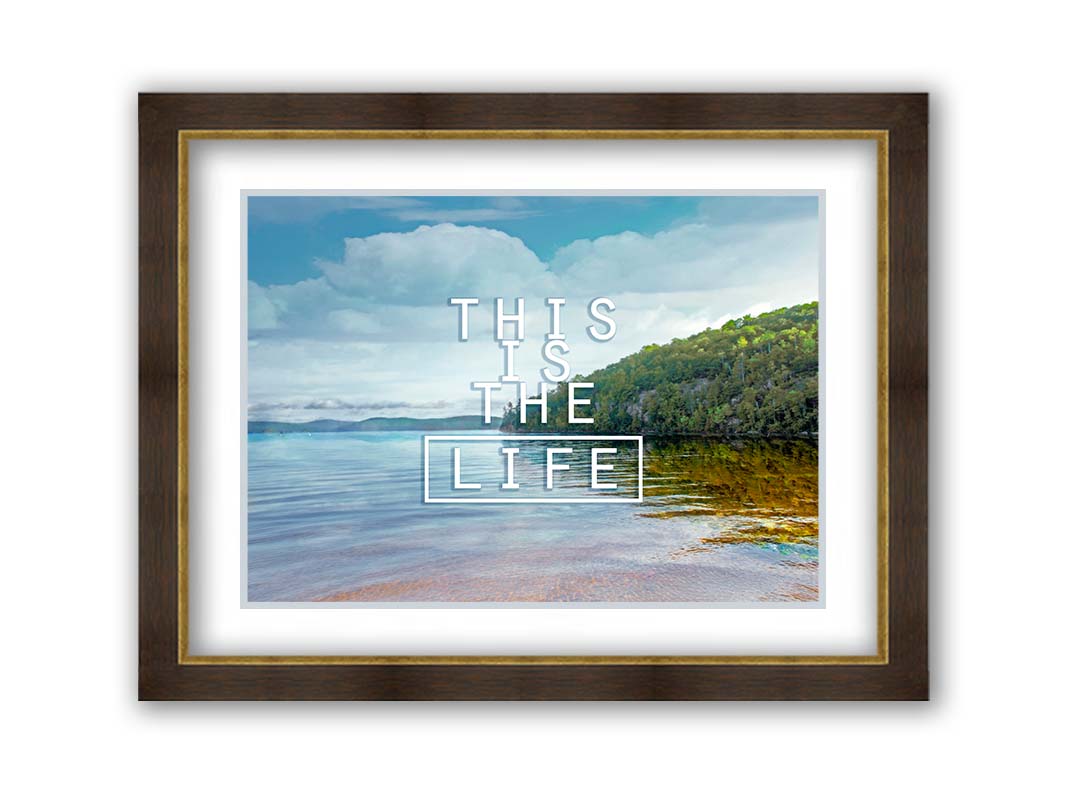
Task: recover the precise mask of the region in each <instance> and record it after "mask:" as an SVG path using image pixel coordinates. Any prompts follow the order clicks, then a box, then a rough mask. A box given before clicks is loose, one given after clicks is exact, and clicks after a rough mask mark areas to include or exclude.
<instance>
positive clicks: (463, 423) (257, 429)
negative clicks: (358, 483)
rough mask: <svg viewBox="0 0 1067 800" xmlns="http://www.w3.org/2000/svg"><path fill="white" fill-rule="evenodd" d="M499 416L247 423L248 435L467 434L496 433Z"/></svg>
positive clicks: (473, 415)
mask: <svg viewBox="0 0 1067 800" xmlns="http://www.w3.org/2000/svg"><path fill="white" fill-rule="evenodd" d="M500 422H501V419H500V417H493V422H492V424H490V425H486V424H484V423H483V422H482V417H481V416H479V415H477V414H469V415H465V416H459V417H441V418H439V419H414V418H412V417H372V418H371V419H362V420H358V421H351V420H339V419H316V420H313V421H311V422H271V421H267V420H253V419H250V420H249V421H248V432H249V433H347V432H350V431H467V430H471V431H473V430H494V431H495V430H497V429H498V428H499V427H500Z"/></svg>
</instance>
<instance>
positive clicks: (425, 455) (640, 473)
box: [422, 434, 645, 505]
mask: <svg viewBox="0 0 1067 800" xmlns="http://www.w3.org/2000/svg"><path fill="white" fill-rule="evenodd" d="M434 439H436V440H438V441H445V442H456V441H463V442H470V441H475V442H477V441H482V442H504V441H509V442H510V441H514V440H523V439H526V440H534V439H552V440H555V441H601V442H608V441H615V442H618V441H625V442H637V497H582V498H575V499H569V498H565V497H562V498H557V497H485V498H478V497H460V498H457V499H454V500H449V499H445V498H443V497H430V446H429V445H430V441H431V440H434ZM644 501H645V437H644V436H617V435H616V436H592V435H589V434H582V435H579V436H564V435H563V434H544V435H540V434H529V435H526V434H516V435H513V436H509V435H507V434H498V435H488V434H458V435H455V436H446V435H441V434H429V435H425V436H423V437H422V502H423V503H428V504H433V503H437V504H442V505H452V504H458V503H467V504H470V503H479V504H482V505H487V504H489V503H525V504H531V503H643V502H644Z"/></svg>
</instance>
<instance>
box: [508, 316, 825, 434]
mask: <svg viewBox="0 0 1067 800" xmlns="http://www.w3.org/2000/svg"><path fill="white" fill-rule="evenodd" d="M573 380H574V381H581V382H592V383H595V384H596V388H595V389H594V390H592V393H589V392H582V393H581V394H580V395H579V396H580V397H589V398H590V399H591V400H592V401H593V402H592V406H591V408H592V413H590V406H583V407H579V409H578V414H579V415H580V416H583V417H589V416H592V417H593V418H594V419H595V420H596V422H595V424H593V425H568V423H567V385H566V384H560V385H559V386H558V387H557V388H556V389H555V390H553V392H552V393H551V394H550V395H549V404H548V405H549V415H548V424H546V425H541V424H540V422H541V417H540V409H539V408H538V407H536V406H535V407H533V408H530V409H529V410H528V411H527V422H526V424H522V423H520V422H519V413H518V409H516V408H512V407H508V408H506V409H505V412H504V420H503V423H502V424H501V430H503V431H508V432H510V431H523V432H526V431H533V432H536V431H551V432H572V433H605V434H627V433H642V434H649V435H652V434H664V435H667V434H690V435H693V434H696V435H702V436H766V437H783V438H789V437H807V436H815V435H817V434H818V431H819V304H818V303H805V304H803V305H797V306H793V307H791V308H780V309H778V310H777V311H770V312H768V313H766V314H760V315H759V316H757V317H752V316H745V317H742V318H740V319H734V320H731V321H729V322H727V323H726V324H725V325H723V326H722V327H721V328H719V329H718V330H713V329H711V328H708V329H707V330H705V331H702V332H700V333H698V334H695V335H693V336H690V337H688V338H686V339H675V340H674V341H672V342H671V343H670V344H665V345H656V344H650V345H646V346H645V347H643V348H641V350H640V351H639V352H637V353H634V354H632V355H629V356H626V357H625V358H623V359H622V360H620V361H618V362H616V363H614V364H611V365H610V366H607V367H603V368H602V369H599V370H597V371H596V372H593V373H591V374H589V375H586V376H584V377H579V376H576V377H574V378H573Z"/></svg>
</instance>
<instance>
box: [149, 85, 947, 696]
mask: <svg viewBox="0 0 1067 800" xmlns="http://www.w3.org/2000/svg"><path fill="white" fill-rule="evenodd" d="M926 137H927V100H926V96H925V95H914V94H859V95H843V94H842V95H834V94H807V95H785V94H779V95H776V94H705V95H691V94H677V95H673V94H662V95H642V94H637V95H619V94H615V95H612V94H604V95H596V94H594V95H578V94H559V95H522V94H514V95H480V94H470V95H461V94H460V95H418V94H413V95H361V94H348V95H336V94H334V95H328V94H322V95H317V94H304V95H292V94H287V95H270V94H262V95H260V94H242V95H223V94H219V95H204V94H149V95H142V96H141V98H140V204H139V209H140V287H141V288H140V292H141V295H140V451H141V460H140V502H141V507H140V696H141V697H142V698H144V699H590V700H592V699H852V700H855V699H871V700H881V699H925V698H926V697H927V691H928V689H927V687H928V678H927V623H926V620H927V561H926V553H927V545H926V535H927V530H926V475H927V460H926V437H927V430H926V429H927V412H926V379H927V356H926V346H927V345H926V334H927V322H926V308H927V306H926V269H927V268H926V230H927V227H926V226H927V198H926V193H927V165H926V158H927V144H926V142H927V138H926Z"/></svg>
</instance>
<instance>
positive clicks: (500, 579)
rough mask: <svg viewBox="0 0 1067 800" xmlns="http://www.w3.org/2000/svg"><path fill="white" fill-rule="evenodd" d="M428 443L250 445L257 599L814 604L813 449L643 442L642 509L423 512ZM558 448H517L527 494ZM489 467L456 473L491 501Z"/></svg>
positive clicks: (578, 454) (564, 484) (470, 461)
mask: <svg viewBox="0 0 1067 800" xmlns="http://www.w3.org/2000/svg"><path fill="white" fill-rule="evenodd" d="M442 433H444V432H439V431H434V432H433V434H434V435H440V434H442ZM458 433H460V434H463V433H467V434H469V433H470V432H469V431H468V432H458ZM422 436H423V434H422V433H416V432H396V433H394V432H389V433H386V432H374V433H337V434H250V435H249V436H248V599H249V600H250V601H252V602H263V601H274V602H299V601H335V602H338V601H347V602H360V601H362V602H387V603H395V602H418V603H426V602H469V601H476V602H561V601H582V602H622V603H633V602H672V603H679V602H697V603H714V602H729V603H760V602H768V601H770V602H782V601H797V602H803V601H814V600H817V599H818V572H819V570H818V567H819V562H818V555H819V551H818V449H817V446H816V445H815V444H814V443H812V442H807V441H777V440H773V441H769V440H742V441H737V442H723V441H719V440H709V439H700V438H661V437H657V438H652V437H646V438H645V441H644V450H643V459H644V501H643V502H641V503H638V504H623V503H620V504H597V505H571V504H554V505H526V504H515V505H499V504H491V505H480V504H470V505H448V504H446V505H436V504H429V505H427V504H424V503H423V442H422ZM550 444H552V443H548V442H546V443H536V444H535V443H530V442H526V443H523V445H522V453H521V455H520V456H517V457H516V475H517V480H518V481H519V482H520V483H521V484H523V486H524V489H523V493H524V494H525V493H526V491H527V490H530V491H534V490H535V489H533V488H530V487H535V486H540V484H541V482H542V481H543V479H544V477H543V468H544V460H545V459H544V453H543V451H544V448H545V447H547V446H549V445H550ZM612 444H614V443H605V444H604V445H600V444H597V446H598V447H599V446H611V445H612ZM499 445H500V443H499V442H497V443H495V446H499ZM509 446H510V445H509ZM552 446H558V444H552ZM478 447H482V448H484V447H485V445H478ZM627 447H629V448H630V449H629V450H628V449H627ZM582 448H583V446H575V453H574V455H573V458H574V459H575V462H576V467H575V469H574V471H572V472H565V473H560V474H557V476H556V480H557V482H558V483H559V485H560V487H561V488H564V489H565V490H568V491H576V492H579V493H580V492H587V491H588V490H587V489H585V488H583V484H584V483H587V482H588V473H587V472H584V471H583V470H582V469H579V468H578V467H577V463H578V462H581V463H586V464H587V462H585V461H582V459H583V458H585V457H586V455H587V453H585V452H584V450H583V449H582ZM485 452H487V451H484V450H483V452H482V453H481V454H479V452H478V450H477V448H470V449H465V450H464V454H463V458H464V465H463V474H464V480H465V481H467V480H482V481H484V482H485V483H484V485H485V486H486V488H487V489H490V488H491V487H490V484H489V481H490V480H496V481H499V480H502V479H503V477H502V475H497V474H496V473H495V472H493V470H494V469H499V468H500V458H499V455H497V456H496V457H495V459H493V460H491V461H490V460H489V459H488V458H487V457H486V455H485V454H484V453H485ZM497 452H498V451H497ZM447 456H448V453H447V452H446V453H444V455H443V456H442V457H440V458H437V459H435V460H434V462H433V466H432V468H431V485H437V484H438V483H440V482H441V481H442V476H443V475H445V476H447V475H448V474H450V473H449V471H450V469H451V466H452V464H451V461H450V459H449V458H448V457H447ZM635 456H636V453H635V451H634V450H633V445H626V444H625V443H622V444H620V446H619V452H618V456H617V457H616V459H615V460H614V461H613V462H612V463H614V465H615V469H614V470H613V471H612V472H606V473H601V475H600V479H601V480H605V481H606V480H610V481H612V482H615V483H617V484H618V486H619V489H618V490H616V491H617V492H618V494H619V495H620V496H624V495H627V494H629V495H630V496H632V495H633V494H634V493H635V490H636V479H637V475H636V466H637V459H636V457H635ZM491 468H492V469H491ZM468 469H469V470H470V473H469V477H468Z"/></svg>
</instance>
